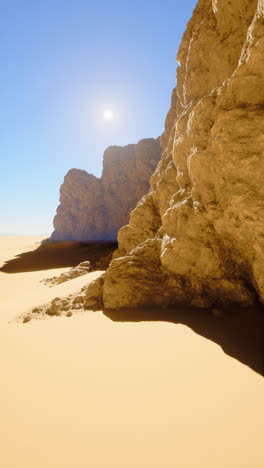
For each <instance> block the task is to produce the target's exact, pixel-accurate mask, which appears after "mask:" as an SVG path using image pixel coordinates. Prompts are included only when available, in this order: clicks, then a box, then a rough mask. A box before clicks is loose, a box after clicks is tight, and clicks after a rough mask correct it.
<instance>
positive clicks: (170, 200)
mask: <svg viewBox="0 0 264 468" xmlns="http://www.w3.org/2000/svg"><path fill="white" fill-rule="evenodd" d="M263 57H264V1H263V0H199V2H198V4H197V6H196V8H195V10H194V13H193V17H192V19H191V20H190V22H189V23H188V26H187V30H186V32H185V34H184V36H183V40H182V43H181V46H180V49H179V52H178V56H177V59H178V62H179V63H180V66H179V67H178V69H177V88H176V90H174V92H173V95H172V106H171V110H170V111H169V114H168V117H167V119H166V127H165V132H164V134H163V136H162V138H161V144H162V146H163V150H164V152H163V155H162V160H161V161H160V163H159V164H158V167H157V169H156V171H155V173H154V175H153V176H152V177H151V189H150V191H149V192H148V193H147V194H146V195H145V196H144V197H143V198H142V199H141V201H140V202H139V203H138V205H137V207H136V208H135V209H134V210H133V211H132V213H131V215H130V222H129V225H128V226H125V227H123V228H122V229H121V230H120V231H119V234H118V241H119V251H118V253H117V254H116V256H115V257H116V258H115V260H113V261H112V262H111V264H110V267H109V269H108V270H107V272H106V275H105V277H104V281H101V280H100V284H101V293H100V295H101V297H103V302H104V306H105V307H108V308H114V307H136V306H140V305H169V304H177V303H187V304H192V305H195V306H198V307H209V306H223V305H225V304H228V303H241V304H244V305H249V304H252V303H253V302H254V301H255V300H256V298H259V299H260V300H261V301H264V184H263V176H264V60H263ZM118 257H119V258H118ZM98 284H99V283H98ZM96 287H97V286H96V285H92V286H91V287H90V288H91V291H92V292H91V295H92V296H93V297H94V290H95V288H96ZM97 289H98V288H97ZM86 296H87V298H88V299H87V300H88V302H89V287H88V288H87V293H86ZM99 299H101V298H99Z"/></svg>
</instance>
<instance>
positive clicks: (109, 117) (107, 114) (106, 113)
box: [103, 109, 114, 120]
mask: <svg viewBox="0 0 264 468" xmlns="http://www.w3.org/2000/svg"><path fill="white" fill-rule="evenodd" d="M113 118H114V114H113V111H111V109H105V110H104V112H103V119H104V120H113Z"/></svg>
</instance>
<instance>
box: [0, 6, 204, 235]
mask: <svg viewBox="0 0 264 468" xmlns="http://www.w3.org/2000/svg"><path fill="white" fill-rule="evenodd" d="M195 4H196V0H185V1H182V0H144V1H143V0H133V1H131V0H129V1H127V0H121V1H119V0H112V1H109V0H108V1H106V0H101V1H100V2H99V1H89V0H38V1H36V0H23V1H22V0H2V1H1V20H0V22H1V28H0V55H1V65H2V67H1V68H2V70H1V73H0V99H1V105H0V160H1V171H0V201H1V215H0V234H18V235H22V234H26V235H30V234H41V235H48V234H50V233H51V232H52V230H53V227H52V220H53V217H54V215H55V213H56V208H57V206H58V203H59V188H60V185H61V184H62V182H63V178H64V175H65V174H66V173H67V171H68V170H69V169H71V168H73V167H76V168H79V169H85V170H86V171H88V172H90V173H93V174H94V175H96V176H97V177H100V176H101V172H102V159H103V153H104V150H105V149H106V148H107V147H108V146H110V145H121V146H123V145H127V144H129V143H137V142H138V141H139V140H140V139H142V138H151V137H153V138H156V137H158V136H159V135H160V134H161V133H162V132H163V130H164V121H165V117H166V114H167V112H168V110H169V107H170V97H171V91H172V89H173V88H174V87H175V84H176V65H177V64H176V52H177V49H178V47H179V44H180V40H181V37H182V34H183V32H184V30H185V27H186V23H187V21H188V20H189V19H190V17H191V15H192V11H193V9H194V7H195ZM106 109H110V110H111V111H112V112H113V116H114V118H113V120H104V119H103V112H104V111H105V110H106Z"/></svg>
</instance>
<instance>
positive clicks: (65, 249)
mask: <svg viewBox="0 0 264 468" xmlns="http://www.w3.org/2000/svg"><path fill="white" fill-rule="evenodd" d="M116 248H117V243H116V242H103V241H102V242H98V241H91V242H54V243H50V242H46V243H43V244H42V245H40V246H39V247H38V248H37V249H35V250H32V251H29V252H23V253H21V254H19V255H17V256H16V257H15V258H12V259H11V260H7V261H6V262H5V263H4V265H3V266H2V268H0V271H2V272H3V273H22V272H30V271H40V270H50V269H53V268H67V267H74V266H76V265H78V264H79V263H81V262H83V261H85V260H89V261H90V262H91V264H92V268H94V269H96V264H97V262H101V264H100V268H98V269H106V268H107V266H108V264H109V262H110V259H111V255H112V253H113V252H114V250H115V249H116Z"/></svg>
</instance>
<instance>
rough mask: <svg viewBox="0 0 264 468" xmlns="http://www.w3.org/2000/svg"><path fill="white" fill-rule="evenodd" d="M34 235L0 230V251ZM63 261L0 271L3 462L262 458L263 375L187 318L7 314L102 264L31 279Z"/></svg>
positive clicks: (247, 462)
mask: <svg viewBox="0 0 264 468" xmlns="http://www.w3.org/2000/svg"><path fill="white" fill-rule="evenodd" d="M40 240H41V239H40V238H36V237H34V238H33V237H31V238H25V237H23V238H15V237H10V238H7V237H1V238H0V242H1V248H0V261H1V262H4V261H6V260H9V259H10V258H11V257H12V256H15V255H16V254H18V253H21V252H23V251H24V252H25V251H28V250H30V249H34V248H36V247H37V244H36V242H39V241H40ZM63 271H67V268H59V269H52V270H42V271H37V270H36V271H33V272H23V273H13V274H7V273H3V272H1V273H0V290H1V296H0V310H1V316H0V320H1V332H0V333H1V336H0V343H1V371H2V377H3V378H2V384H1V391H2V393H1V396H2V398H1V433H2V435H1V445H2V447H1V451H0V464H1V466H3V467H4V468H11V467H12V468H73V467H74V468H87V467H91V468H106V467H107V468H109V467H125V468H126V467H131V468H132V467H133V468H135V467H140V468H141V467H142V468H143V467H144V468H149V467H151V468H153V467H154V468H161V467H162V468H167V467H170V468H171V467H179V468H185V467H186V468H193V467H195V468H196V467H202V468H207V467H208V468H209V467H210V468H225V467H228V468H229V467H230V468H231V467H232V468H242V467H243V468H260V467H262V466H263V465H264V456H263V430H264V380H263V378H262V377H261V376H260V375H259V374H257V373H255V372H254V371H253V370H251V369H250V368H249V367H246V366H245V365H243V364H241V363H240V362H239V361H238V360H235V359H233V358H231V357H230V356H227V355H226V354H225V353H224V352H223V351H222V349H221V348H220V347H219V346H218V345H217V344H215V343H214V342H212V341H210V340H208V339H205V338H203V337H201V336H200V335H198V334H196V333H195V332H194V331H193V330H191V329H190V328H189V327H187V326H185V325H182V324H175V323H169V322H161V321H159V320H157V321H155V322H152V321H143V322H126V321H124V322H122V321H118V320H119V319H120V320H121V319H122V318H120V317H118V316H114V315H113V316H112V317H110V318H111V319H112V320H110V319H109V318H108V317H106V315H105V314H103V313H102V312H99V311H98V312H85V313H78V314H76V315H74V316H72V317H70V318H66V317H55V318H47V320H36V321H31V322H29V323H28V324H24V325H23V324H21V323H17V322H16V321H15V318H16V317H17V316H18V315H19V314H21V313H24V312H25V311H26V310H27V309H28V308H30V307H32V306H35V305H38V304H39V303H42V302H44V301H47V300H50V299H52V298H53V297H55V296H63V295H66V294H69V293H71V292H74V291H75V290H78V289H80V287H81V286H82V285H83V284H85V282H87V281H88V280H89V279H91V278H94V277H95V276H96V275H98V274H100V273H98V272H93V273H89V274H88V275H85V276H83V277H80V278H76V279H74V280H72V281H69V282H67V283H64V284H62V285H58V286H55V287H54V288H48V287H46V286H45V285H44V284H43V283H40V280H41V279H43V278H46V277H48V276H54V275H55V274H59V273H61V272H63ZM146 319H147V318H146ZM115 320H116V321H115Z"/></svg>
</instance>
